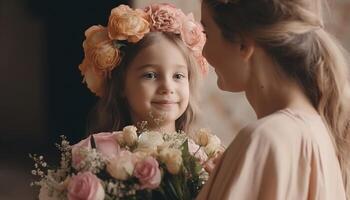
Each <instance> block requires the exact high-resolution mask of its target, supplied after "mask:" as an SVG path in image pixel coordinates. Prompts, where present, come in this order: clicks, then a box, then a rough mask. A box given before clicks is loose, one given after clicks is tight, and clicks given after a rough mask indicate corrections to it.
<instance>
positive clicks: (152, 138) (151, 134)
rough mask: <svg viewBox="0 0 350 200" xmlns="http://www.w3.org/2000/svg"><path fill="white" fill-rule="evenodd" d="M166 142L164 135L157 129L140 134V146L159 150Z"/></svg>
mask: <svg viewBox="0 0 350 200" xmlns="http://www.w3.org/2000/svg"><path fill="white" fill-rule="evenodd" d="M163 143H164V140H163V135H162V134H161V133H159V132H156V131H147V132H144V133H142V134H141V135H140V136H139V140H138V148H150V149H154V150H157V147H158V146H159V145H162V144H163Z"/></svg>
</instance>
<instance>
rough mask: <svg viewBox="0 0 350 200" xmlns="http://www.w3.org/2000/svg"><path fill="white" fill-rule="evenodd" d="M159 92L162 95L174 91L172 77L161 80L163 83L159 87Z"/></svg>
mask: <svg viewBox="0 0 350 200" xmlns="http://www.w3.org/2000/svg"><path fill="white" fill-rule="evenodd" d="M159 93H160V94H162V95H165V94H173V93H174V86H173V82H172V80H171V79H169V78H165V79H163V80H162V81H161V85H160V87H159Z"/></svg>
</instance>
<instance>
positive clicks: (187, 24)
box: [180, 13, 206, 52]
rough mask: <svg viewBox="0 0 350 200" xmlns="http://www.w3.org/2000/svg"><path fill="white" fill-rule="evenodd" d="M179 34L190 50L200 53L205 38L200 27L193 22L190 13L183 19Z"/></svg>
mask: <svg viewBox="0 0 350 200" xmlns="http://www.w3.org/2000/svg"><path fill="white" fill-rule="evenodd" d="M180 32H181V38H182V40H183V41H184V42H185V44H186V45H187V46H188V47H189V48H190V49H191V50H193V51H200V52H202V50H203V47H204V44H205V41H206V37H205V34H204V33H203V27H202V25H201V24H199V23H197V22H196V21H195V19H194V17H193V14H192V13H190V14H189V15H187V16H186V17H185V18H183V22H182V27H181V30H180Z"/></svg>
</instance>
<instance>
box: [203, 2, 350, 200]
mask: <svg viewBox="0 0 350 200" xmlns="http://www.w3.org/2000/svg"><path fill="white" fill-rule="evenodd" d="M203 2H204V3H205V4H206V5H207V6H208V8H209V9H210V11H211V13H212V16H213V18H214V20H215V22H216V23H217V24H218V26H219V27H220V29H221V32H222V34H223V36H224V37H225V38H226V39H227V40H228V41H235V40H236V37H237V36H239V35H246V36H249V37H252V38H254V40H255V41H256V42H257V43H258V44H259V45H260V46H262V47H263V48H264V49H265V50H266V51H267V52H268V53H269V54H270V55H271V56H272V57H273V58H274V59H275V60H276V62H277V63H279V65H280V66H281V68H282V70H283V71H284V72H285V73H286V74H287V75H288V76H289V77H291V78H293V79H294V80H296V81H298V82H299V83H300V85H301V86H302V87H303V89H304V91H305V93H306V94H307V96H308V97H309V99H310V100H311V102H312V104H313V106H314V107H315V108H316V109H317V110H318V112H319V113H320V115H321V117H322V118H323V119H324V121H325V122H326V124H327V125H328V127H329V129H330V132H331V137H332V138H333V140H334V143H335V148H336V152H337V155H338V159H339V163H340V167H341V170H342V175H343V182H344V186H345V190H346V195H347V198H348V199H350V138H349V137H350V136H349V135H350V134H349V132H350V127H349V126H350V125H349V121H350V104H349V102H350V94H349V71H348V66H349V65H348V62H347V60H346V59H345V54H347V53H346V52H345V50H344V49H343V48H342V47H341V46H340V45H339V43H338V42H337V41H336V40H335V39H334V38H333V37H332V36H331V35H330V34H329V33H328V32H327V31H326V30H325V29H324V28H323V19H322V8H323V6H322V3H323V2H322V1H321V0H279V1H275V0H238V1H237V0H228V1H226V3H224V2H219V1H217V0H203Z"/></svg>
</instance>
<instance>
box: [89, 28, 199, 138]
mask: <svg viewBox="0 0 350 200" xmlns="http://www.w3.org/2000/svg"><path fill="white" fill-rule="evenodd" d="M160 37H163V38H165V39H167V40H168V41H170V42H172V43H173V44H175V45H176V47H177V48H178V49H179V51H180V52H181V53H182V55H183V56H184V58H185V60H186V62H187V66H188V79H189V86H190V93H191V95H190V100H189V105H188V106H187V108H186V110H185V112H184V113H183V114H182V115H181V116H180V118H179V119H177V120H176V121H175V128H176V130H182V131H188V129H189V127H190V125H191V124H192V123H193V122H194V120H195V114H196V110H197V108H196V101H197V91H198V89H197V87H198V80H199V74H200V72H199V66H198V64H197V62H196V60H195V58H194V57H193V55H192V53H190V52H189V49H188V48H187V47H186V46H185V44H184V42H183V41H182V39H181V38H180V36H179V35H177V34H174V33H166V32H150V33H148V34H146V35H145V37H144V38H143V39H142V40H141V41H139V42H137V43H128V44H127V45H126V46H125V47H122V49H121V51H122V53H123V55H124V56H123V58H122V61H121V63H120V64H119V65H118V66H117V67H116V68H115V69H113V71H112V77H111V79H108V80H107V87H106V89H105V90H106V91H104V93H105V94H106V95H104V96H102V97H101V99H100V100H99V101H98V102H97V104H96V106H95V107H94V108H93V109H92V110H91V112H90V114H89V118H88V123H87V124H88V127H87V131H88V134H93V133H96V132H103V131H118V130H121V129H122V128H123V127H125V126H127V125H131V124H134V125H137V124H135V123H137V122H133V121H132V119H131V116H130V111H129V110H130V109H129V106H128V103H127V101H126V99H125V97H124V96H123V91H124V83H125V74H126V71H127V70H128V66H129V64H130V63H131V61H132V60H133V59H134V58H135V57H136V56H137V54H138V53H139V52H140V51H141V50H142V49H145V48H146V47H148V46H151V45H152V44H155V43H156V42H158V41H159V39H160Z"/></svg>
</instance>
